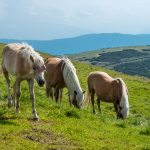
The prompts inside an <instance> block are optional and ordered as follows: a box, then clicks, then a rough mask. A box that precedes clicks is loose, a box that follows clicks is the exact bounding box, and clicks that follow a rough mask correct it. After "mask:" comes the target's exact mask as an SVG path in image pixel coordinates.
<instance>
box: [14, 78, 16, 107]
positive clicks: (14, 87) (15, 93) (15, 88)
mask: <svg viewBox="0 0 150 150" xmlns="http://www.w3.org/2000/svg"><path fill="white" fill-rule="evenodd" d="M15 90H16V81H15V83H14V86H13V106H14V107H16V91H15Z"/></svg>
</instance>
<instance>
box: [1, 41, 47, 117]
mask: <svg viewBox="0 0 150 150" xmlns="http://www.w3.org/2000/svg"><path fill="white" fill-rule="evenodd" d="M44 70H45V64H44V61H43V58H42V57H41V56H40V55H39V54H38V53H37V52H35V51H34V49H33V48H32V47H31V46H29V45H27V44H19V43H12V44H8V45H6V46H5V47H4V49H3V52H2V72H3V74H4V76H5V78H6V82H7V86H8V106H11V105H12V104H14V106H16V112H17V113H18V112H19V97H20V94H21V90H20V86H21V82H22V81H23V80H27V82H28V85H29V90H30V99H31V102H32V114H33V117H34V119H38V115H37V112H36V109H35V102H34V101H35V100H34V78H35V79H36V81H37V83H38V85H39V86H43V85H44V82H45V81H44ZM9 74H11V75H13V76H15V77H16V80H15V83H14V96H13V100H12V97H11V94H10V79H9Z"/></svg>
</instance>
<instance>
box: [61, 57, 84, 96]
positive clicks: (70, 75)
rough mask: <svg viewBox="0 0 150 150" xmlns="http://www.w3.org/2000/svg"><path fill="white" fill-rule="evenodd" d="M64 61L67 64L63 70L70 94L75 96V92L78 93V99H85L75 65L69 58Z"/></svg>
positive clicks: (64, 58)
mask: <svg viewBox="0 0 150 150" xmlns="http://www.w3.org/2000/svg"><path fill="white" fill-rule="evenodd" d="M62 60H63V61H64V64H65V65H64V69H63V77H64V81H65V84H66V86H67V87H68V89H69V92H70V94H71V95H73V94H74V91H76V92H77V93H78V94H77V99H82V98H81V97H83V92H82V89H81V86H80V83H79V79H78V77H77V74H76V69H75V67H74V65H73V64H72V63H71V61H70V60H69V59H68V58H67V57H63V58H62Z"/></svg>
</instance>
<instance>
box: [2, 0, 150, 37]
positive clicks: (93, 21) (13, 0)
mask: <svg viewBox="0 0 150 150" xmlns="http://www.w3.org/2000/svg"><path fill="white" fill-rule="evenodd" d="M149 15H150V0H0V38H15V39H41V40H46V39H58V38H65V37H74V36H78V35H82V34H90V33H113V32H118V33H126V34H145V33H146V34H148V33H150V17H149Z"/></svg>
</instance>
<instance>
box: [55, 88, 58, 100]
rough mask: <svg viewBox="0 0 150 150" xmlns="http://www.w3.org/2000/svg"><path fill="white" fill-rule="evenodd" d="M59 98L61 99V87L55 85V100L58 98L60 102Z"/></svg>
mask: <svg viewBox="0 0 150 150" xmlns="http://www.w3.org/2000/svg"><path fill="white" fill-rule="evenodd" d="M58 99H59V88H58V87H57V86H56V87H55V100H56V102H58Z"/></svg>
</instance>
